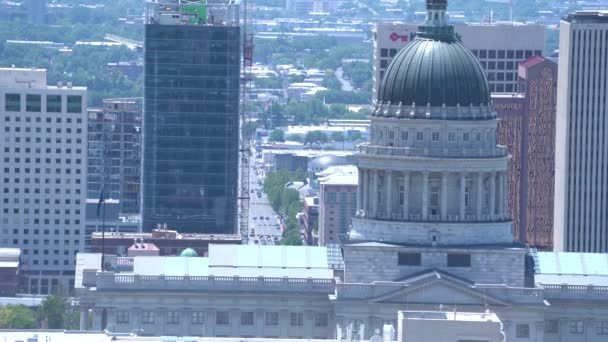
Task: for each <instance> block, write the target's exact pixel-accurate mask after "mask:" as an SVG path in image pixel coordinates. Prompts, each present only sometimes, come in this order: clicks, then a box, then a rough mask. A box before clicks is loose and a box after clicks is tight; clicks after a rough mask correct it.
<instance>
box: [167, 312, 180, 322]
mask: <svg viewBox="0 0 608 342" xmlns="http://www.w3.org/2000/svg"><path fill="white" fill-rule="evenodd" d="M167 323H168V324H178V323H179V311H169V312H167Z"/></svg>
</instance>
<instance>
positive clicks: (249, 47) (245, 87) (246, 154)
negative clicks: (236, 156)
mask: <svg viewBox="0 0 608 342" xmlns="http://www.w3.org/2000/svg"><path fill="white" fill-rule="evenodd" d="M251 3H252V0H244V1H243V6H242V8H243V25H242V26H241V29H242V31H243V68H242V72H241V75H242V77H241V119H240V121H241V129H240V137H241V141H240V154H241V158H240V159H241V163H240V173H241V174H240V177H239V178H240V183H241V184H240V188H239V190H240V194H239V204H240V205H239V230H240V233H241V236H242V237H243V241H245V242H247V240H248V236H249V172H250V163H249V160H250V158H251V145H250V137H249V136H248V135H247V134H245V132H244V127H246V125H247V123H248V122H249V120H250V118H249V110H250V108H249V98H250V93H251V83H252V78H251V67H252V65H253V32H252V27H253V25H252V11H251V8H250V6H251Z"/></svg>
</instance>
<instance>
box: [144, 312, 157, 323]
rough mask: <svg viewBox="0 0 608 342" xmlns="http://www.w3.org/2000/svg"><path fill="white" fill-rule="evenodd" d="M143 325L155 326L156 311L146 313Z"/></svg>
mask: <svg viewBox="0 0 608 342" xmlns="http://www.w3.org/2000/svg"><path fill="white" fill-rule="evenodd" d="M142 323H144V324H154V311H144V314H143V317H142Z"/></svg>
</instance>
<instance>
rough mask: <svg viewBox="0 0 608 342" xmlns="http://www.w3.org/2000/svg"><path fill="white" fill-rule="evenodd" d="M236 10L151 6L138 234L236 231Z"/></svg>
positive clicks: (218, 5)
mask: <svg viewBox="0 0 608 342" xmlns="http://www.w3.org/2000/svg"><path fill="white" fill-rule="evenodd" d="M238 11H239V8H238V5H236V4H232V2H230V3H229V2H228V1H224V2H218V1H216V2H214V3H213V5H204V4H200V3H199V4H196V3H187V4H186V3H178V2H177V1H164V2H162V3H161V1H157V2H153V3H149V4H148V8H147V13H146V25H145V38H144V39H145V40H144V44H145V47H144V64H145V65H144V120H143V169H142V229H143V230H144V231H151V230H152V229H153V228H155V227H156V224H158V223H167V224H168V225H169V226H170V227H173V228H174V229H177V230H179V231H182V232H185V233H191V232H201V233H232V232H235V231H236V228H237V227H236V225H237V182H238V153H239V145H238V142H239V141H238V139H239V137H238V127H239V115H238V113H239V81H240V27H239V18H238Z"/></svg>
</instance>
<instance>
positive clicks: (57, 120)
mask: <svg viewBox="0 0 608 342" xmlns="http://www.w3.org/2000/svg"><path fill="white" fill-rule="evenodd" d="M14 120H15V122H21V116H19V115H15V118H14ZM24 121H25V122H32V117H31V116H26V117H25V118H24ZM4 122H11V116H10V115H7V116H5V117H4ZM34 122H37V123H42V118H41V117H39V116H37V117H35V118H34ZM45 122H46V123H52V122H53V120H52V118H50V117H48V118H46V119H45ZM65 122H66V123H68V124H71V123H72V118H66V119H65ZM55 123H62V118H55ZM76 123H82V119H81V118H77V119H76Z"/></svg>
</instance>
